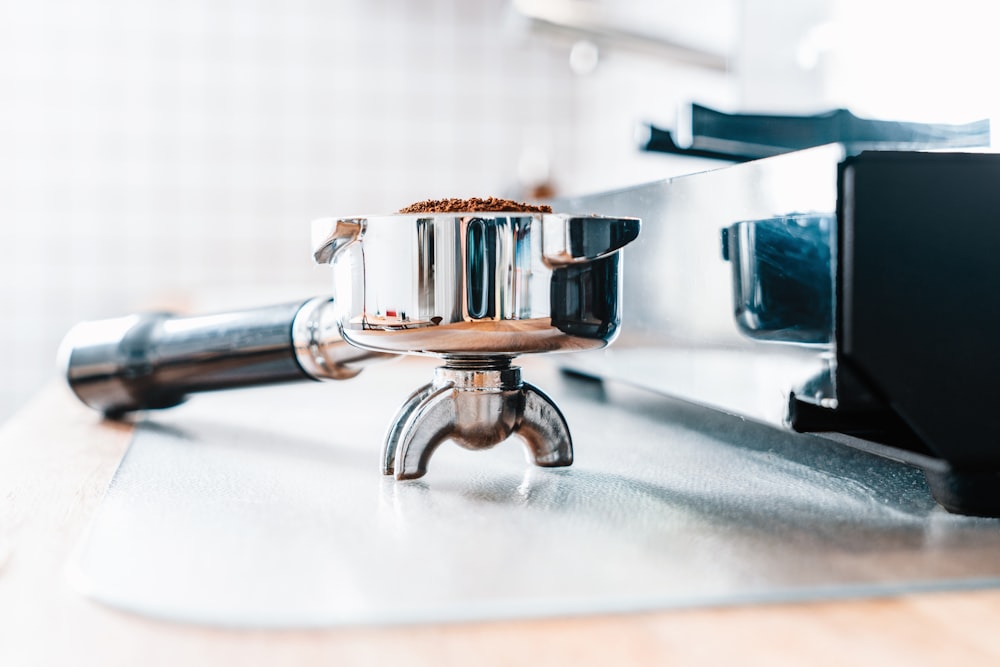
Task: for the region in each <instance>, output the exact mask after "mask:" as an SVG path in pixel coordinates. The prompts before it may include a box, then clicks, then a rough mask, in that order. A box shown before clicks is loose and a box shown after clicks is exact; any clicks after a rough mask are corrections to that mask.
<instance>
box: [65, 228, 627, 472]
mask: <svg viewBox="0 0 1000 667" xmlns="http://www.w3.org/2000/svg"><path fill="white" fill-rule="evenodd" d="M639 226H640V223H639V220H638V219H635V218H606V217H598V216H575V215H567V214H552V213H510V212H504V213H479V212H476V213H431V214H424V213H420V214H405V215H387V216H370V217H358V218H332V219H323V220H317V221H316V222H314V223H313V247H314V257H315V259H316V261H317V262H319V263H324V264H326V263H329V264H332V265H333V267H334V281H333V282H334V295H333V296H332V297H329V296H328V297H318V298H313V299H310V300H308V301H306V302H305V303H301V302H296V303H294V304H285V305H280V306H270V307H265V308H259V309H255V310H250V311H242V312H235V313H224V314H213V315H202V316H191V317H178V316H175V315H172V314H167V313H151V314H141V315H131V316H128V317H123V318H116V319H112V320H100V321H95V322H84V323H81V324H78V325H77V326H76V327H74V328H73V329H72V330H71V331H70V332H69V334H67V336H66V339H65V340H64V342H63V345H62V349H61V351H60V355H61V356H62V357H63V364H64V367H65V369H66V378H67V381H68V382H69V385H70V387H71V388H72V389H73V391H74V392H75V393H76V395H77V396H78V397H79V398H80V400H82V401H83V402H84V403H86V404H87V405H89V406H91V407H93V408H95V409H97V410H100V411H102V412H104V413H105V414H108V415H110V416H117V415H121V414H123V413H126V412H130V411H134V410H141V409H150V408H163V407H169V406H172V405H176V404H178V403H180V402H181V401H183V400H184V399H185V397H186V396H187V395H188V394H190V393H194V392H199V391H209V390H217V389H227V388H235V387H244V386H250V385H259V384H271V383H276V382H286V381H292V380H303V379H314V380H327V379H337V380H340V379H347V378H350V377H354V376H355V375H357V373H359V372H360V371H361V370H362V369H363V368H364V367H365V366H367V365H369V364H371V363H372V362H376V361H379V360H384V359H387V358H392V357H395V356H397V355H400V354H423V355H433V356H437V357H440V358H441V359H442V360H443V362H444V363H443V365H442V366H441V367H439V368H437V369H436V370H435V373H434V378H433V380H432V381H431V382H430V383H428V384H427V385H425V386H423V387H421V388H420V389H418V390H417V391H416V392H414V393H413V394H412V395H411V396H410V398H409V399H408V400H407V401H406V403H404V405H403V407H402V408H401V409H400V410H399V412H398V414H397V415H396V417H395V419H394V420H393V423H392V425H391V426H390V428H389V430H388V434H387V436H386V441H385V444H384V449H383V458H382V469H383V472H384V473H385V474H390V475H392V474H394V475H395V477H396V478H397V479H411V478H416V477H420V476H422V475H423V474H424V473H425V472H426V469H427V461H428V459H429V457H430V455H431V453H432V452H433V451H434V449H435V448H436V447H437V446H438V445H439V444H440V443H442V442H444V441H445V440H453V441H455V442H456V443H458V444H459V445H461V446H463V447H467V448H470V449H483V448H487V447H492V446H493V445H496V444H497V443H499V442H502V441H503V440H506V439H507V438H508V437H510V436H511V435H517V436H519V437H520V438H521V439H522V440H523V441H524V442H525V444H526V445H527V447H528V450H529V452H530V455H531V458H532V459H533V460H534V462H535V463H536V464H538V465H542V466H565V465H569V464H570V463H572V461H573V450H572V442H571V439H570V435H569V429H568V427H567V425H566V421H565V419H564V418H563V416H562V414H561V413H560V411H559V409H558V408H557V407H556V406H555V404H554V403H553V402H552V401H551V399H549V398H548V397H547V396H546V395H545V394H544V393H542V392H541V391H539V390H538V389H537V388H535V387H533V386H532V385H530V384H528V383H526V382H523V381H522V380H521V372H520V369H519V368H518V367H516V366H513V365H512V363H511V362H512V360H513V358H514V357H516V356H518V355H521V354H533V353H541V352H559V351H583V350H593V349H599V348H602V347H604V346H606V345H608V344H609V343H610V342H611V341H612V340H613V339H614V338H615V336H616V335H617V332H618V328H619V325H620V323H621V263H620V259H621V258H620V252H619V251H620V250H621V249H622V247H624V246H625V245H626V244H628V243H629V242H631V241H632V240H634V239H635V238H636V236H637V235H638V233H639Z"/></svg>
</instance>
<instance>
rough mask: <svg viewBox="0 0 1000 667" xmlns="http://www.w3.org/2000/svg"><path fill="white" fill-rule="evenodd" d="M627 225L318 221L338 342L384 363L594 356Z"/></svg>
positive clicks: (472, 218) (506, 217) (631, 229)
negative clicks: (384, 358)
mask: <svg viewBox="0 0 1000 667" xmlns="http://www.w3.org/2000/svg"><path fill="white" fill-rule="evenodd" d="M638 233H639V221H638V220H637V219H634V218H602V217H594V216H591V217H586V216H573V215H563V214H523V213H465V214H463V213H448V214H409V215H390V216H373V217H367V218H346V219H326V220H318V221H316V222H315V223H314V226H313V243H314V249H315V257H316V259H317V261H319V262H332V263H333V264H334V272H335V273H334V286H335V290H336V297H337V307H338V308H339V309H340V325H341V332H342V334H343V336H344V338H345V339H346V340H347V341H349V342H350V343H352V344H354V345H357V346H359V347H364V348H367V349H371V350H377V351H380V352H389V353H397V354H403V353H409V354H431V355H436V356H442V357H449V356H464V357H469V356H485V357H492V356H496V355H505V356H508V357H512V356H516V355H520V354H528V353H538V352H556V351H567V350H574V351H582V350H592V349H599V348H602V347H605V346H606V345H607V344H608V343H609V342H611V340H613V339H614V337H615V336H616V335H617V333H618V327H619V323H620V318H621V315H620V303H619V291H620V288H619V284H620V278H619V276H620V253H619V252H618V251H619V250H620V249H621V248H622V247H623V246H625V245H626V244H628V243H630V242H631V241H633V240H634V239H635V238H636V236H637V235H638Z"/></svg>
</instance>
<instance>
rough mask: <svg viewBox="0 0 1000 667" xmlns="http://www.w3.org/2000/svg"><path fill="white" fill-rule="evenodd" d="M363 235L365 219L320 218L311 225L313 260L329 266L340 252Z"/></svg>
mask: <svg viewBox="0 0 1000 667" xmlns="http://www.w3.org/2000/svg"><path fill="white" fill-rule="evenodd" d="M364 233H365V218H320V219H319V220H315V221H313V223H312V247H313V259H315V260H316V263H317V264H329V263H331V262H332V261H333V258H334V257H335V256H336V255H337V253H339V252H340V251H341V250H343V249H344V248H346V247H347V246H349V245H351V244H352V243H354V242H355V241H359V240H360V239H361V238H362V236H364Z"/></svg>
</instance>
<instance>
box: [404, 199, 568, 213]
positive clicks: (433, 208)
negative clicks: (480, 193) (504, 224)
mask: <svg viewBox="0 0 1000 667" xmlns="http://www.w3.org/2000/svg"><path fill="white" fill-rule="evenodd" d="M473 211H476V212H481V211H496V212H505V211H516V212H518V213H551V212H552V207H551V206H545V205H535V204H525V203H522V202H516V201H514V200H513V199H500V198H498V197H486V198H485V199H483V198H480V197H472V198H470V199H458V198H456V197H452V198H451V199H425V200H424V201H418V202H417V203H416V204H410V205H409V206H407V207H406V208H401V209H399V212H400V213H466V212H473Z"/></svg>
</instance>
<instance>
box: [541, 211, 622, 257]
mask: <svg viewBox="0 0 1000 667" xmlns="http://www.w3.org/2000/svg"><path fill="white" fill-rule="evenodd" d="M639 227H640V222H639V220H638V219H637V218H605V217H600V216H570V215H564V214H558V213H548V214H545V215H543V216H542V258H543V259H544V261H545V263H546V264H547V265H548V266H549V267H552V268H554V267H557V266H566V265H567V264H579V263H581V262H590V261H593V260H595V259H600V258H601V257H604V256H606V255H610V254H611V253H613V252H616V251H618V250H621V249H622V248H623V247H624V246H626V245H628V244H629V243H631V242H632V241H634V240H635V239H636V237H638V236H639Z"/></svg>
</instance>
